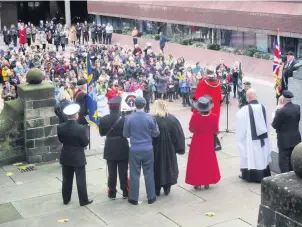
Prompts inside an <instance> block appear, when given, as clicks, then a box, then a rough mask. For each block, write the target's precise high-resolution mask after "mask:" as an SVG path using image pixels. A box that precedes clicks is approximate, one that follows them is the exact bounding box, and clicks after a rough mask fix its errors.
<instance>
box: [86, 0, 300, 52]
mask: <svg viewBox="0 0 302 227" xmlns="http://www.w3.org/2000/svg"><path fill="white" fill-rule="evenodd" d="M88 13H89V14H92V15H96V20H97V22H98V23H107V22H111V23H112V24H113V25H114V27H115V28H123V27H125V26H130V27H133V26H136V27H138V28H139V29H140V30H141V31H142V32H144V33H146V34H157V33H158V32H159V31H162V32H164V33H165V34H166V36H168V37H175V36H177V35H180V34H181V35H182V36H183V35H190V36H193V37H200V39H208V40H210V42H217V43H219V44H221V45H223V46H229V47H233V48H240V49H244V48H247V47H251V46H253V47H256V48H257V49H258V50H260V51H263V52H269V53H272V52H273V47H274V42H275V39H276V35H277V30H278V29H279V30H280V36H281V40H280V42H281V48H282V52H283V54H284V53H286V52H287V51H293V52H294V53H295V54H296V56H297V57H302V26H301V22H302V2H301V1H296V2H290V1H288V2H285V1H282V2H277V1H269V2H265V1H261V2H258V1H244V2H238V1H174V2H173V1H152V2H151V1H150V2H149V1H131V2H127V1H126V2H125V1H117V2H116V1H115V2H114V1H103V0H102V1H88Z"/></svg>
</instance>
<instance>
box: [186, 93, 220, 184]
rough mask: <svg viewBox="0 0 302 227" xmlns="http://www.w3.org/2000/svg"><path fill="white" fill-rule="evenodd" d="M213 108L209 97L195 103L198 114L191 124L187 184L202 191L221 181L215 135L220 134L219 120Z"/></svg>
mask: <svg viewBox="0 0 302 227" xmlns="http://www.w3.org/2000/svg"><path fill="white" fill-rule="evenodd" d="M213 106H214V105H213V104H212V103H211V99H210V98H209V97H208V96H202V97H200V98H199V99H198V101H197V102H195V103H194V108H195V109H196V110H197V112H196V113H193V115H192V117H191V120H190V123H189V130H190V132H191V133H193V137H192V142H191V146H190V151H189V156H188V163H187V170H186V184H190V185H193V186H194V188H195V189H201V186H204V187H205V189H208V188H209V185H210V184H216V183H218V182H219V180H220V171H219V166H218V161H217V157H216V152H215V148H214V135H215V134H218V119H217V115H216V114H215V113H213V112H212V108H213ZM201 141H202V142H201ZM201 143H202V146H201Z"/></svg>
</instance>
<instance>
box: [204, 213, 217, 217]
mask: <svg viewBox="0 0 302 227" xmlns="http://www.w3.org/2000/svg"><path fill="white" fill-rule="evenodd" d="M206 216H208V217H214V216H216V214H215V213H213V212H209V213H206Z"/></svg>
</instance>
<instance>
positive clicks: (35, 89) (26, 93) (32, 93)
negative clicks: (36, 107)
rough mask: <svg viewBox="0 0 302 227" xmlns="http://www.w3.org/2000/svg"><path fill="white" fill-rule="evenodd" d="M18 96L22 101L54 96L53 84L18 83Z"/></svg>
mask: <svg viewBox="0 0 302 227" xmlns="http://www.w3.org/2000/svg"><path fill="white" fill-rule="evenodd" d="M18 92H19V97H20V98H21V99H22V100H24V101H31V100H43V99H48V98H53V97H54V87H53V85H51V84H49V83H47V82H42V83H41V84H20V85H19V87H18Z"/></svg>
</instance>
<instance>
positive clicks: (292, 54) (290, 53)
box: [286, 51, 294, 56]
mask: <svg viewBox="0 0 302 227" xmlns="http://www.w3.org/2000/svg"><path fill="white" fill-rule="evenodd" d="M286 55H290V56H294V52H292V51H288V52H287V54H286Z"/></svg>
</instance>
